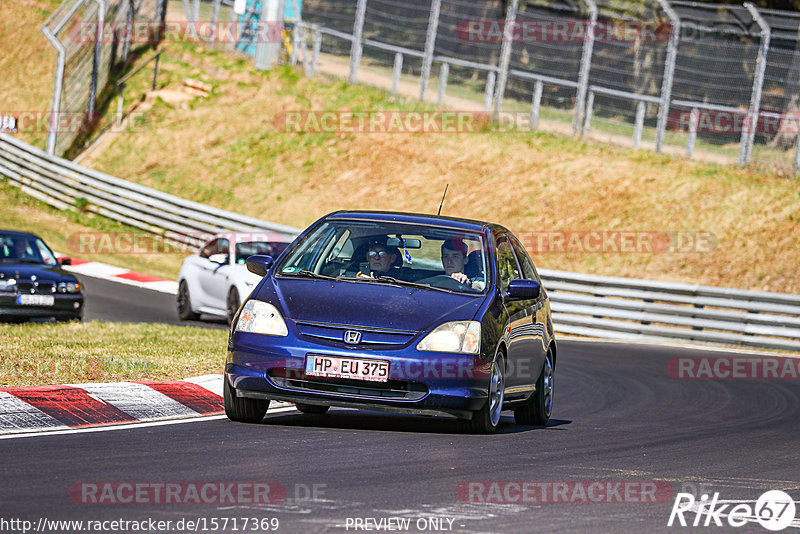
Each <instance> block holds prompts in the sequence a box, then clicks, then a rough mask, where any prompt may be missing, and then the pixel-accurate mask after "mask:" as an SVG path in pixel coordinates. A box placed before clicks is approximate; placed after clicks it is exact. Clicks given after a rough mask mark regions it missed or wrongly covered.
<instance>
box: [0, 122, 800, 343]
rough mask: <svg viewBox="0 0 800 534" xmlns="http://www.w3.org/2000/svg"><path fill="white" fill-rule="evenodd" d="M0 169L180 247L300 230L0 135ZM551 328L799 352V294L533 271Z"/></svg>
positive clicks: (63, 203)
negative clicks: (233, 235)
mask: <svg viewBox="0 0 800 534" xmlns="http://www.w3.org/2000/svg"><path fill="white" fill-rule="evenodd" d="M0 174H2V175H4V176H6V177H8V179H9V180H10V181H11V182H12V183H13V184H14V185H16V186H18V187H20V188H22V189H23V190H24V191H25V192H27V193H28V194H30V195H31V196H33V197H36V198H38V199H40V200H42V201H44V202H46V203H47V204H49V205H51V206H55V207H57V208H59V209H66V208H72V207H74V206H75V205H76V200H78V199H85V201H86V202H88V206H87V209H88V210H89V211H92V212H94V213H97V214H99V215H102V216H104V217H108V218H110V219H113V220H116V221H119V222H122V223H125V224H128V225H130V226H134V227H136V228H140V229H143V230H146V231H148V232H154V233H156V234H159V235H162V236H164V238H165V239H172V240H176V241H179V242H181V243H182V244H188V243H187V241H189V240H191V239H195V240H197V241H195V242H198V241H199V240H200V239H201V236H205V235H209V234H213V233H216V232H218V231H221V230H236V231H248V230H250V231H252V230H259V231H268V232H276V233H279V234H283V235H287V236H291V237H294V236H296V235H297V234H298V233H299V232H300V230H298V229H297V228H292V227H289V226H283V225H279V224H274V223H269V222H266V221H262V220H260V219H255V218H252V217H246V216H244V215H239V214H236V213H232V212H229V211H225V210H221V209H217V208H213V207H210V206H206V205H204V204H199V203H197V202H192V201H189V200H185V199H182V198H179V197H176V196H173V195H169V194H166V193H162V192H160V191H157V190H155V189H151V188H149V187H145V186H142V185H139V184H134V183H131V182H127V181H125V180H121V179H119V178H115V177H113V176H109V175H107V174H104V173H101V172H98V171H94V170H91V169H87V168H85V167H81V166H80V165H76V164H75V163H72V162H71V161H69V160H66V159H63V158H59V157H57V156H51V155H49V154H47V153H45V152H44V151H42V150H39V149H37V148H35V147H32V146H30V145H28V144H26V143H23V142H22V141H19V140H18V139H15V138H13V137H11V136H9V135H5V134H0ZM540 274H541V276H542V278H543V280H544V285H545V287H546V288H547V292H548V295H549V296H550V301H551V307H552V310H553V321H554V323H555V328H556V331H557V332H560V333H565V334H576V335H582V336H591V337H602V338H611V339H621V340H634V339H650V340H657V341H664V340H671V341H685V342H693V343H710V344H719V345H729V346H730V345H735V346H742V347H748V348H761V349H779V350H787V351H797V352H800V295H791V294H786V293H768V292H755V291H744V290H740V289H729V288H720V287H710V286H700V285H692V284H677V283H669V282H653V281H649V280H637V279H631V278H617V277H607V276H594V275H586V274H577V273H570V272H564V271H552V270H545V269H542V270H541V271H540Z"/></svg>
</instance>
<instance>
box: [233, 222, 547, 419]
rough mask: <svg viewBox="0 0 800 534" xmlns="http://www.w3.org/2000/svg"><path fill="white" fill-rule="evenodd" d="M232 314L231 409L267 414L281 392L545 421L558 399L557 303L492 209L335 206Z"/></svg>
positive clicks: (300, 397)
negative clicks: (453, 212)
mask: <svg viewBox="0 0 800 534" xmlns="http://www.w3.org/2000/svg"><path fill="white" fill-rule="evenodd" d="M247 265H248V268H249V269H250V270H251V271H253V272H257V273H258V274H261V275H264V278H263V279H262V280H261V282H260V283H259V284H258V285H257V286H256V288H255V289H254V290H253V292H252V293H251V295H250V296H249V298H248V299H247V300H246V301H245V302H244V304H243V305H242V306H241V307H240V309H239V311H238V313H237V315H236V316H235V317H234V321H233V326H232V329H231V334H230V338H229V341H228V356H227V360H226V364H225V385H224V398H225V411H226V414H227V415H228V417H229V418H230V419H232V420H234V421H242V422H251V423H257V422H259V421H261V419H262V418H263V417H264V415H265V414H266V412H267V409H268V407H269V402H270V400H277V401H287V402H293V403H295V404H296V406H297V408H298V409H299V410H300V411H301V412H306V413H316V414H322V413H325V412H326V411H327V410H328V408H329V407H331V406H337V407H346V408H362V409H368V410H382V411H390V412H400V413H411V414H421V415H435V416H449V417H455V418H457V419H459V421H460V422H461V425H462V428H463V430H465V431H468V432H476V433H488V432H493V431H494V430H495V429H496V428H497V426H498V423H499V421H500V412H501V411H503V410H513V411H514V418H515V420H516V422H517V423H519V424H524V425H544V424H545V423H546V422H547V421H548V419H549V418H550V413H551V410H552V403H553V374H554V370H555V366H556V341H555V338H554V335H553V324H552V320H551V316H550V304H549V301H548V299H547V295H546V293H545V291H544V289H543V288H542V287H541V281H540V279H539V275H538V273H537V272H536V269H535V268H534V265H533V262H532V261H531V259H530V257H529V256H528V254H527V253H526V252H525V249H524V248H523V246H522V245H521V244H520V242H519V241H518V240H517V238H516V237H515V236H514V235H513V234H512V233H511V232H510V231H508V230H507V229H505V228H503V227H502V226H499V225H497V224H490V223H485V222H480V221H473V220H464V219H455V218H448V217H438V216H430V215H415V214H405V213H390V212H336V213H332V214H330V215H328V216H326V217H323V218H322V219H320V220H319V221H317V222H316V223H314V224H313V225H312V226H310V227H309V228H308V229H307V230H305V231H304V232H303V233H302V234H301V235H300V236H299V237H298V238H297V239H296V240H295V241H294V242H293V243H292V244H291V245H290V246H289V247H288V248H287V249H286V250H285V251H284V252H283V253H282V254H281V255H280V256H279V257H278V258H276V259H275V260H274V261H273V258H271V257H269V256H251V257H250V258H249V259H248V261H247Z"/></svg>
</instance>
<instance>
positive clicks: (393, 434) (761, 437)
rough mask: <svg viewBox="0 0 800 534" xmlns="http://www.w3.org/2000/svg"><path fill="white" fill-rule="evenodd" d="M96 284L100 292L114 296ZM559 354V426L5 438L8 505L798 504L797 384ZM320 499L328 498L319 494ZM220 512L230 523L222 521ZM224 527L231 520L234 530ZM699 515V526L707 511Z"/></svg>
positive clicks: (259, 514) (168, 430) (573, 521)
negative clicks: (224, 488)
mask: <svg viewBox="0 0 800 534" xmlns="http://www.w3.org/2000/svg"><path fill="white" fill-rule="evenodd" d="M88 282H90V280H87V284H86V286H87V288H90V289H88V291H96V290H99V291H101V292H102V293H104V294H106V293H107V292H106V291H105V290H103V286H102V285H101V284H100V283H97V284H95V283H94V281H92V283H91V284H89V283H88ZM113 286H114V289H119V287H118V284H113ZM95 288H96V289H95ZM127 289H128V288H126V289H125V290H120V293H119V294H120V295H123V293H124V294H126V293H125V292H126V291H127ZM134 291H135V292H140V291H142V290H138V289H136V290H134ZM148 293H152V292H148ZM91 294H92V293H89V295H91ZM106 297H108V298H109V299H110V301H109V302H96V303H94V304H90V306H95V308H94V309H92V308H87V318H91V316H90V315H89V312H90V311H91V312H92V313H105V311H104V310H110V309H114V308H116V307H118V306H122V305H123V304H126V305H127V310H128V311H127V313H134V311H133V310H135V309H141V308H146V307H147V306H146V304H147V303H150V305H152V306H157V305H158V303H157V302H156V300H155V299H153V298H151V297H152V295H147V296H146V298H145V300H143V301H141V302H140V301H134V302H131V301H129V300H128V299H126V298H124V297H123V296H120V300H119V301H116V300H114V299H116V297H114V296H111V295H109V294H106ZM167 297H169V299H167V300H170V301H171V299H172V297H171V296H169V295H165V298H167ZM103 298H105V297H102V298H101V297H98V300H103ZM170 312H171V313H173V314H174V310H173V308H169V309H168V311H167V312H166V313H167V315H170ZM120 313H121V312H120ZM114 317H125V315H124V314H121V315H117V316H114ZM153 317H156V315H153ZM173 320H174V317H173ZM559 350H560V352H559V360H558V364H557V368H556V395H555V406H554V411H553V417H552V419H551V421H550V423H549V424H548V425H547V426H546V427H540V428H537V427H520V426H516V425H515V424H514V423H513V417H512V415H511V413H504V417H503V421H502V423H501V427H500V429H499V432H498V433H497V434H495V435H490V436H478V435H462V434H459V433H458V432H457V429H456V425H455V424H454V423H453V422H451V421H448V420H441V419H434V418H422V417H412V416H401V415H390V414H379V413H373V412H363V411H354V410H344V409H332V410H331V411H330V412H329V413H328V414H327V415H324V416H312V415H304V414H300V413H298V412H296V411H288V412H286V411H284V412H280V413H272V414H270V413H268V414H267V417H266V418H265V419H264V420H263V421H262V423H261V424H257V425H247V424H240V423H233V422H230V421H228V420H227V419H224V418H217V419H201V420H199V421H197V422H191V423H185V424H167V425H163V426H141V425H140V426H131V427H126V428H122V429H116V430H111V431H101V432H92V433H68V434H58V435H53V434H50V435H47V434H43V435H38V436H34V437H22V438H14V439H5V440H0V458H2V473H3V481H4V482H5V483H4V484H2V485H0V503H2V512H0V513H1V514H2V518H4V519H9V518H18V519H26V520H30V521H33V522H34V524H36V523H37V522H38V521H39V520H40V519H41V518H46V519H48V520H53V519H64V520H84V521H86V520H115V519H123V520H136V521H142V520H147V519H153V520H156V521H158V520H163V521H168V520H169V521H172V522H173V523H172V525H171V526H170V528H167V529H163V530H162V529H155V530H153V532H165V533H166V532H186V531H189V530H192V529H190V528H186V527H185V526H184V528H183V529H182V530H181V529H178V528H177V522H178V521H180V520H182V519H183V520H184V521H187V520H195V521H197V520H201V521H203V520H204V521H205V522H206V523H205V525H206V527H208V528H207V530H205V532H245V531H247V532H254V531H253V530H249V529H248V530H244V529H243V528H242V527H243V524H242V522H241V521H242V518H257V519H265V518H266V519H269V518H277V519H278V520H279V521H280V526H279V528H278V532H367V531H366V530H356V529H355V528H354V527H353V525H354V524H355V523H354V521H355V520H356V519H361V520H364V519H366V518H374V519H375V520H380V519H381V518H390V517H399V518H409V519H411V523H410V524H411V528H410V530H409V531H410V532H421V531H426V530H424V529H421V528H417V527H419V526H423V527H424V526H425V523H424V522H419V520H420V519H422V520H423V521H424V520H426V519H429V518H441V519H442V520H443V524H444V529H443V530H440V531H450V532H547V531H557V532H631V533H633V532H637V533H638V532H674V531H688V530H691V531H693V532H695V531H712V532H733V531H736V532H767V531H766V530H764V529H763V528H762V527H760V526H759V525H758V524H755V523H749V524H748V525H747V526H745V527H743V528H739V529H733V528H731V527H730V526H728V524H727V523H725V526H724V527H713V526H712V527H705V528H703V527H702V526H701V527H697V528H692V527H686V528H681V527H678V526H673V527H671V528H669V527H667V521H668V519H669V515H670V511H671V509H672V505H673V501H674V493H676V492H680V491H687V492H689V493H695V494H696V495H697V496H698V498H699V495H700V494H701V493H710V494H713V493H714V492H719V494H720V496H719V498H720V499H741V500H749V501H755V500H756V499H757V498H758V497H759V496H760V495H761V494H762V493H763V492H765V491H767V490H771V489H781V490H784V491H787V492H789V493H790V495H792V496H793V497H794V498H795V499H798V497H800V446H799V445H800V380H687V379H674V378H670V376H669V375H668V373H667V362H668V361H669V360H670V359H671V358H674V357H678V356H723V355H725V353H723V352H717V351H714V352H710V351H701V350H696V349H688V348H676V347H659V346H654V345H626V344H621V343H596V342H588V341H578V340H562V341H561V343H560V345H559ZM737 356H740V354H737ZM478 481H483V482H492V481H494V482H497V483H498V484H500V486H499V487H511V486H503V484H504V483H505V482H507V481H520V482H524V481H527V482H534V481H535V482H543V483H556V482H571V483H578V484H580V483H583V487H584V488H585V487H588V484H589V483H591V482H593V481H601V482H603V483H609V482H610V483H614V482H619V481H623V482H624V481H634V482H635V481H664V483H666V484H668V485H669V486H670V487H671V489H670V495H668V497H667V498H666V499H661V502H657V503H645V504H642V503H636V502H630V503H619V502H613V503H607V502H595V503H591V502H583V501H582V500H581V499H580V496H578V497H577V498H570V499H568V500H567V502H555V503H554V502H545V503H541V502H519V500H520V494H519V493H517V492H511V493H510V495H509V498H503V499H501V500H503V501H505V502H501V503H491V504H486V503H481V502H479V501H480V500H481V497H480V493H478V494H473V495H472V497H470V495H469V494H468V493H466V494H465V493H464V492H461V491H460V490H459V488H464V487H465V485H467V484H469V483H470V482H478ZM102 482H112V483H113V482H121V483H125V482H127V483H132V484H133V483H140V484H142V483H144V484H159V483H175V482H180V483H195V484H196V486H195V487H200V486H201V485H202V484H205V483H229V482H239V483H245V482H261V483H263V482H268V483H271V484H276V486H273V490H274V488H275V487H283V488H286V492H287V498H286V499H285V500H281V499H278V500H280V502H274V503H270V504H250V503H247V502H245V501H246V500H247V499H246V498H242V499H235V500H236V501H237V502H234V503H233V504H231V503H223V504H216V503H212V504H193V503H192V502H190V503H184V504H174V503H170V504H167V503H165V502H163V498H162V502H152V501H153V498H152V497H150V498H144V499H142V501H144V502H136V499H134V502H132V503H113V504H109V503H106V504H88V503H84V502H81V497H80V492H78V496H76V495H75V494H74V493H73V495H72V497H71V496H70V488H71V487H72V488H73V490H74V489H75V488H76V487H78V488H81V487H82V488H86V487H87V486H75V485H76V484H83V483H87V484H95V483H102ZM184 487H187V486H184ZM484 487H486V488H488V487H490V486H489V485H485V486H484ZM551 487H552V486H551ZM314 489H315V490H316V496H315V497H316V498H310V497H313V495H312V492H313V491H314ZM272 493H273V494H274V493H275V492H274V491H273V492H272ZM126 495H127V494H126ZM483 495H484V496H485V495H488V494H487V493H484V494H483ZM537 495H540V494H537ZM296 497H299V498H296ZM114 499H116V497H115V498H114ZM112 500H113V499H112ZM188 500H190V501H191V499H188ZM214 518H216V519H217V522H218V524H219V526H218V528H216V529H211V528H210V527H211V520H212V519H214ZM222 518H229V520H228V521H229V522H228V524H227V528H222V523H221V521H222ZM230 518H239V523H238V524H236V525H234V524H233V523H232V522H231V520H230ZM348 518H350V522H348ZM448 519H450V520H453V522H452V526H450V525H449V523H448V521H447V520H448ZM686 519H687V521H689V522H690V524H691V521H692V520H694V515H693V514H691V515H690V514H687V515H686ZM702 520H703V521H704V520H705V517H703V519H702ZM348 524H349V525H350V528H349V529H348V528H347V526H348ZM362 524H363V523H362ZM0 525H1V523H0ZM430 525H431V523H427V526H430ZM234 527H235V528H234ZM202 528H203V526H202V524H201V525H199V528H198V531H201V532H202V531H203V530H202ZM4 531H9V532H11V531H13V530H10V529H8V530H4ZM48 531H49V532H67V531H69V532H75V531H77V529H76V528H75V527H74V526H73V527H72V529H69V530H56V529H52V528H51V529H50V530H48ZM97 531H98V532H112V530H97ZM113 531H114V532H122V531H123V530H121V529H119V528H117V529H116V530H113ZM374 531H375V530H373V532H374ZM427 531H431V530H427ZM798 531H800V529H798V528H793V527H792V528H789V529H788V530H787V531H786V532H798ZM255 532H268V530H267V529H258V530H255Z"/></svg>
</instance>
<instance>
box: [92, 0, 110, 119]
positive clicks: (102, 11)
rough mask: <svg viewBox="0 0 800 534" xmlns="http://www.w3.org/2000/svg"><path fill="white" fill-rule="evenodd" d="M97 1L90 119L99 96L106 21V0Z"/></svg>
mask: <svg viewBox="0 0 800 534" xmlns="http://www.w3.org/2000/svg"><path fill="white" fill-rule="evenodd" d="M95 1H96V2H97V34H96V35H95V39H94V57H93V58H92V78H91V80H90V81H89V107H88V110H87V111H88V112H89V120H92V119H93V118H94V107H95V99H96V98H97V76H98V71H99V68H100V52H101V50H102V43H103V32H104V30H105V22H106V3H105V0H95Z"/></svg>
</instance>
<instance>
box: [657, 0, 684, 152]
mask: <svg viewBox="0 0 800 534" xmlns="http://www.w3.org/2000/svg"><path fill="white" fill-rule="evenodd" d="M658 3H659V5H660V6H661V9H663V10H664V12H665V13H666V14H667V16H668V17H669V20H670V23H671V24H672V31H671V32H670V36H669V43H668V44H667V58H666V61H665V62H664V79H663V80H662V82H661V103H660V104H659V105H658V121H657V124H656V152H658V153H661V151H662V150H663V149H664V136H665V135H666V131H667V120H668V119H669V105H670V101H671V100H672V82H673V80H674V79H675V61H676V59H677V57H678V42H679V40H680V38H681V19H680V18H679V17H678V15H677V13H675V11H674V10H673V9H672V7H671V6H670V5H669V2H668V1H667V0H658Z"/></svg>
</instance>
